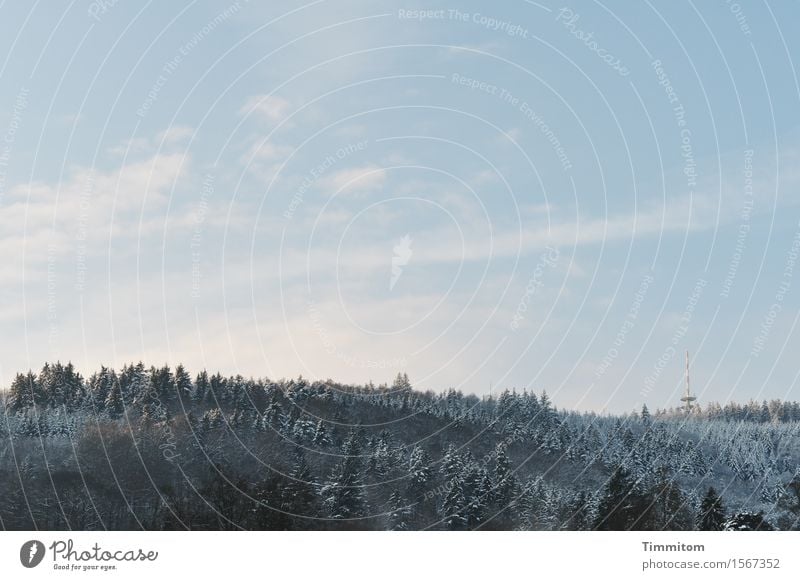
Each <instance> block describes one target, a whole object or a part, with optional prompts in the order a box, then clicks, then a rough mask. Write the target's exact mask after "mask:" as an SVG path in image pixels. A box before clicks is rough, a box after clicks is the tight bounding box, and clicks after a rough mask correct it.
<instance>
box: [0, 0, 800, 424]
mask: <svg viewBox="0 0 800 580" xmlns="http://www.w3.org/2000/svg"><path fill="white" fill-rule="evenodd" d="M168 4H169V3H148V4H146V5H144V6H142V5H140V4H139V3H133V2H124V1H119V2H116V3H114V2H85V1H84V2H77V1H76V2H72V3H71V4H68V5H67V4H65V5H64V6H62V7H60V8H58V9H54V8H53V5H47V6H45V5H44V4H35V5H33V6H32V5H31V3H27V2H18V1H15V2H10V3H9V2H6V3H3V4H2V5H0V14H1V15H2V18H0V47H2V50H0V55H2V57H0V80H1V81H2V82H0V102H2V103H3V107H2V110H0V248H1V249H2V256H3V258H4V259H3V261H2V265H0V321H2V328H3V332H2V335H0V347H2V349H1V350H0V352H2V355H0V375H1V376H0V378H1V379H2V382H3V383H4V384H7V383H8V382H9V381H10V379H11V378H12V376H13V373H15V372H16V371H19V370H26V369H28V368H29V367H32V368H38V367H40V366H41V365H42V363H43V362H44V361H46V360H54V359H61V360H67V359H69V360H72V361H73V362H75V364H76V365H77V366H78V367H79V368H81V369H82V370H84V371H85V372H89V371H91V370H93V369H94V368H96V367H98V366H99V365H100V364H107V365H115V366H121V365H122V364H124V363H125V362H128V361H131V360H139V359H143V360H144V361H145V362H147V363H148V364H161V363H163V362H170V363H172V364H175V363H177V362H180V361H182V362H184V363H185V364H186V365H187V366H188V367H189V368H191V369H192V370H195V371H196V370H199V369H201V368H203V367H206V368H208V369H210V370H221V371H222V372H225V373H237V372H238V373H241V374H244V375H254V376H269V377H271V378H280V377H291V376H296V375H298V374H303V375H304V376H307V377H310V378H322V379H324V378H328V377H331V378H334V379H336V380H339V381H342V382H357V383H361V382H366V381H368V380H373V381H374V382H376V383H378V382H384V381H391V378H392V376H393V375H394V374H396V373H397V372H398V371H404V372H408V374H409V375H410V376H411V378H412V381H413V382H414V384H415V385H416V386H417V387H419V388H430V389H434V390H439V389H446V388H450V387H456V388H460V389H462V390H464V391H468V392H474V393H478V394H485V393H487V392H488V390H489V385H490V384H491V385H492V388H493V389H494V390H499V389H502V388H506V387H507V388H513V387H516V388H518V389H521V388H533V389H536V390H537V391H538V390H541V389H547V390H548V392H549V393H550V394H551V396H552V397H553V398H554V400H555V402H556V403H557V404H558V405H559V406H563V407H567V408H572V407H576V408H581V409H598V410H599V409H609V410H627V409H630V408H633V407H634V406H639V405H641V404H642V402H646V403H647V404H648V405H649V406H651V407H662V406H669V405H673V404H675V403H676V402H677V399H678V397H679V394H678V390H679V389H680V388H681V380H682V374H683V354H682V353H683V351H684V350H685V349H689V350H690V351H691V352H692V356H693V371H692V374H693V381H694V387H695V389H696V390H697V391H698V392H699V395H698V396H699V398H700V400H701V402H702V401H708V400H711V399H715V400H720V401H724V400H727V399H737V400H746V399H749V398H751V397H757V398H763V397H769V398H772V397H786V398H795V399H796V398H798V397H800V395H798V392H800V391H798V389H797V385H796V379H797V377H796V375H797V372H798V369H797V364H796V361H795V359H794V356H793V355H794V353H796V352H797V350H798V347H800V337H798V332H797V329H796V328H795V326H796V317H797V315H798V309H797V306H798V298H797V297H798V293H800V280H798V279H797V277H795V276H793V274H794V265H793V261H792V258H793V257H794V255H795V254H796V253H797V251H798V245H797V244H800V241H798V242H797V243H796V245H795V246H794V250H795V251H794V252H793V251H792V250H793V242H794V240H795V239H796V236H798V235H800V204H798V196H797V193H798V191H797V190H798V184H800V174H798V169H797V160H798V156H799V154H800V132H798V125H800V102H799V101H800V88H799V87H798V80H797V72H796V70H795V63H794V60H795V58H796V56H797V55H798V51H799V50H800V46H798V40H797V35H796V31H797V30H798V26H800V8H799V7H798V6H797V5H796V4H795V3H794V2H747V1H743V2H739V3H738V4H737V3H732V2H725V1H722V0H721V1H718V2H708V3H699V2H695V3H692V2H642V3H629V2H612V3H607V4H602V3H600V2H589V1H581V2H578V1H576V2H572V3H569V4H558V3H549V2H546V1H545V2H541V3H538V2H528V1H526V0H510V1H508V2H502V3H493V4H490V5H489V4H486V3H483V2H466V1H462V2H458V3H446V2H431V3H424V2H417V1H411V2H401V3H398V2H383V1H378V2H376V1H370V2H367V1H363V2H352V1H336V2H331V1H317V2H310V3H307V4H303V3H299V2H282V3H279V4H280V6H279V7H278V6H270V7H267V6H262V5H261V4H260V3H255V2H244V1H241V2H238V3H237V2H234V3H230V2H193V3H190V4H188V5H186V6H172V5H168ZM420 11H422V12H420ZM423 16H424V18H422V17H423ZM748 226H749V229H748ZM406 236H407V238H406V241H405V242H403V239H404V238H405V237H406ZM797 240H800V238H797ZM798 275H799V276H800V274H798ZM776 305H777V306H776ZM659 361H661V362H659Z"/></svg>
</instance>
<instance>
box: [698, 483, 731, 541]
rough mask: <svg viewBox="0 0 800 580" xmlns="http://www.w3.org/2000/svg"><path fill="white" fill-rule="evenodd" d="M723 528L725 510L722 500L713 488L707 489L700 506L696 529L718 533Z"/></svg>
mask: <svg viewBox="0 0 800 580" xmlns="http://www.w3.org/2000/svg"><path fill="white" fill-rule="evenodd" d="M724 526H725V508H724V507H723V505H722V498H721V497H719V495H718V494H717V490H716V489H714V487H713V486H712V487H709V488H708V491H707V492H706V495H705V497H704V498H703V501H702V503H701V504H700V513H699V519H698V522H697V529H698V530H703V531H713V532H717V531H720V530H721V529H722V528H723V527H724Z"/></svg>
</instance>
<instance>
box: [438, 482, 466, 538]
mask: <svg viewBox="0 0 800 580" xmlns="http://www.w3.org/2000/svg"><path fill="white" fill-rule="evenodd" d="M445 490H446V492H445V496H444V499H443V500H442V507H441V509H440V516H441V519H442V524H443V525H444V527H445V529H448V530H463V529H465V527H466V524H467V517H466V516H465V515H464V511H465V509H466V507H467V500H466V498H465V497H464V487H463V482H462V481H461V478H460V477H458V476H456V477H453V478H452V479H450V480H449V481H448V482H447V483H446V484H445Z"/></svg>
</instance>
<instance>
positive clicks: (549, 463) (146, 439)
mask: <svg viewBox="0 0 800 580" xmlns="http://www.w3.org/2000/svg"><path fill="white" fill-rule="evenodd" d="M2 403H3V405H2V408H3V409H4V416H3V418H2V421H0V488H1V489H2V490H3V493H2V494H0V525H2V528H3V529H7V530H19V529H34V528H36V529H48V530H57V529H58V530H60V529H74V530H102V529H148V530H168V529H192V530H218V529H221V530H233V529H254V530H256V529H258V530H285V529H299V530H302V529H306V530H307V529H314V530H316V529H323V530H328V529H337V530H338V529H365V530H423V529H426V530H428V529H429V530H595V529H599V530H661V529H668V530H693V529H700V530H720V529H729V530H752V529H760V530H765V529H766V530H768V529H800V470H798V465H800V463H799V462H798V461H799V459H800V449H798V441H800V406H798V404H797V403H788V402H781V401H771V402H763V403H762V402H753V401H751V402H749V403H747V404H744V405H738V404H734V403H730V404H726V405H725V406H720V405H717V404H710V405H708V406H706V407H697V408H696V409H695V411H694V412H693V413H692V414H691V415H690V416H687V415H686V414H685V413H683V412H681V411H679V410H662V411H655V410H654V411H653V412H652V413H651V412H650V411H648V410H647V408H646V407H644V408H643V409H642V410H641V411H640V412H636V413H630V414H626V415H622V416H607V415H596V414H593V413H575V412H564V411H561V410H558V409H557V408H556V406H555V405H554V404H553V402H552V401H551V400H550V399H549V397H548V396H547V394H546V393H544V392H541V393H532V392H527V391H517V392H509V391H504V392H502V393H498V394H497V395H496V396H492V397H485V398H482V399H480V398H478V397H476V396H474V395H464V394H462V393H460V392H457V391H453V390H450V391H446V392H442V393H433V392H430V391H429V392H420V391H418V390H415V389H414V388H413V387H412V385H411V384H410V381H409V380H408V377H406V376H405V375H398V376H397V378H396V379H395V381H394V383H393V384H392V385H379V386H375V385H372V384H370V385H359V386H353V385H342V384H337V383H335V382H332V381H325V382H309V381H306V380H304V379H303V378H298V379H293V380H288V381H287V380H281V381H278V382H273V381H270V380H268V379H248V378H244V377H241V376H235V377H223V376H221V375H219V374H216V375H209V374H208V373H206V372H202V373H200V374H199V375H197V376H195V377H192V376H191V375H190V374H189V373H188V372H187V371H186V369H184V368H183V367H181V366H178V367H177V368H175V369H170V368H168V367H164V368H149V369H148V368H146V367H145V366H144V365H143V364H141V363H139V364H134V365H129V366H126V367H125V368H123V369H122V370H120V371H115V370H113V369H109V368H102V369H100V370H99V371H98V372H97V373H95V374H94V375H92V376H91V377H89V378H88V379H84V378H83V377H82V376H81V375H80V374H79V373H78V372H77V371H76V370H75V368H74V367H73V366H72V365H62V364H58V363H57V364H49V365H46V366H45V367H44V368H43V369H42V370H41V372H39V373H38V374H34V373H28V374H26V375H18V376H17V377H16V378H15V380H14V381H13V383H12V384H11V385H10V387H9V388H8V390H7V391H5V393H4V394H3V401H2Z"/></svg>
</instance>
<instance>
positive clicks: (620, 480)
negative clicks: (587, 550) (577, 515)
mask: <svg viewBox="0 0 800 580" xmlns="http://www.w3.org/2000/svg"><path fill="white" fill-rule="evenodd" d="M648 503H649V502H648V501H647V498H646V497H644V496H643V494H641V493H640V492H639V491H638V490H637V489H636V484H635V482H634V481H633V479H632V478H631V476H630V473H628V471H627V470H626V469H624V468H622V467H620V468H617V469H616V470H615V471H614V473H613V474H612V475H611V478H610V479H609V481H608V484H607V485H606V487H605V491H604V493H603V497H602V499H601V500H600V505H599V506H598V510H597V517H596V519H595V524H594V528H595V529H597V530H616V531H620V530H646V529H647V522H646V521H645V520H644V519H643V518H642V517H641V515H642V514H643V513H645V511H646V509H647V505H648Z"/></svg>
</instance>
